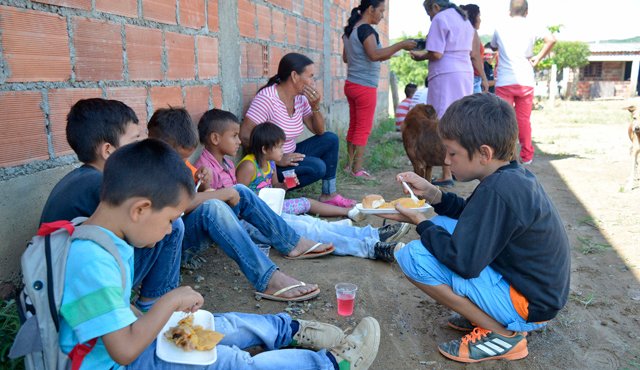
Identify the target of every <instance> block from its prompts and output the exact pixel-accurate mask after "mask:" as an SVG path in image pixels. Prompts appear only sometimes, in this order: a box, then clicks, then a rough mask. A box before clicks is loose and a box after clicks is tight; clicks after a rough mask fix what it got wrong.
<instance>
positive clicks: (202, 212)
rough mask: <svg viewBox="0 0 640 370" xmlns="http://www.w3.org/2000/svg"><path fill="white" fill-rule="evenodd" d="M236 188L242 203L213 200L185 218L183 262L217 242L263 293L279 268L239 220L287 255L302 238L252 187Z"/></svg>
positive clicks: (239, 186) (242, 186)
mask: <svg viewBox="0 0 640 370" xmlns="http://www.w3.org/2000/svg"><path fill="white" fill-rule="evenodd" d="M234 188H235V189H236V190H237V191H238V193H239V194H240V202H239V203H238V204H237V205H236V206H235V207H229V205H227V204H226V203H225V202H222V201H220V200H216V199H212V200H209V201H206V202H204V203H202V204H201V205H200V206H198V207H197V208H196V209H194V210H193V211H192V212H191V213H189V214H187V215H185V216H183V220H184V225H185V236H184V241H183V243H182V249H183V259H187V258H189V257H190V256H192V255H195V254H197V253H198V252H200V251H201V250H203V249H205V248H207V247H209V246H210V245H211V244H212V243H215V244H217V245H219V246H220V248H222V250H223V251H224V252H225V253H226V254H227V255H228V256H229V257H231V259H233V260H234V261H236V263H237V264H238V266H239V267H240V270H241V271H242V273H243V274H244V275H245V276H246V277H247V279H248V280H249V282H250V283H251V284H252V285H253V286H254V287H255V288H256V290H257V291H259V292H263V291H265V289H267V285H268V283H269V280H271V275H273V273H274V272H275V270H276V269H277V267H276V265H275V264H274V263H273V262H272V261H271V260H270V259H269V258H268V257H267V256H265V255H264V253H262V252H261V251H260V250H259V249H258V247H257V246H256V245H255V243H254V242H253V241H252V240H251V238H250V237H249V235H248V234H247V232H246V231H245V230H244V228H243V227H242V226H241V224H240V221H239V218H241V219H243V220H245V221H246V222H248V223H250V224H251V225H253V226H255V227H256V228H257V229H258V230H259V231H260V232H261V233H262V234H263V235H264V236H265V237H266V238H267V240H269V242H268V244H269V245H271V246H272V247H273V248H275V249H277V250H278V251H279V252H281V253H282V254H285V255H287V254H289V253H290V252H291V250H293V248H295V246H296V245H297V244H298V241H299V240H300V236H299V235H298V234H296V232H295V231H294V230H293V229H292V228H290V227H289V226H288V225H287V224H286V223H285V222H284V220H282V218H280V216H278V215H277V214H275V213H274V212H273V211H272V210H271V208H269V206H268V205H267V204H266V203H265V202H263V201H262V199H260V198H258V196H257V195H255V194H254V193H253V191H251V190H250V189H249V188H247V187H246V186H244V185H236V186H234Z"/></svg>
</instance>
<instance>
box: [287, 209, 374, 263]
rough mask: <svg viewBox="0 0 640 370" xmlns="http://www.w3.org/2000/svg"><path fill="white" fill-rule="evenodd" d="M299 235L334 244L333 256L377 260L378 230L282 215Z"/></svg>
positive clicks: (308, 217)
mask: <svg viewBox="0 0 640 370" xmlns="http://www.w3.org/2000/svg"><path fill="white" fill-rule="evenodd" d="M282 218H283V219H284V220H285V221H286V222H287V224H289V226H291V227H292V228H293V229H294V230H295V231H296V232H297V233H298V234H300V235H302V236H304V237H305V238H307V239H311V240H315V241H318V242H322V243H333V245H334V246H335V247H336V250H335V252H333V254H335V255H338V256H355V257H361V258H371V259H375V253H374V246H375V244H376V243H377V242H379V241H380V236H379V235H378V229H376V228H374V227H371V226H370V225H367V226H365V227H357V226H348V225H340V224H334V223H331V222H327V221H325V220H322V219H319V218H316V217H312V216H308V215H291V214H287V213H283V214H282Z"/></svg>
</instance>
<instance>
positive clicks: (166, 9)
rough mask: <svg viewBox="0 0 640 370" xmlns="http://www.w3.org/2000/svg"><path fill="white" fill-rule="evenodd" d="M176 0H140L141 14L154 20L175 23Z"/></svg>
mask: <svg viewBox="0 0 640 370" xmlns="http://www.w3.org/2000/svg"><path fill="white" fill-rule="evenodd" d="M176 8H177V3H176V0H142V16H143V17H144V19H149V20H152V21H156V22H161V23H168V24H177V22H176Z"/></svg>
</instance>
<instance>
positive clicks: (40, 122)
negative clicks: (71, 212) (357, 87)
mask: <svg viewBox="0 0 640 370" xmlns="http://www.w3.org/2000/svg"><path fill="white" fill-rule="evenodd" d="M218 1H221V0H93V1H92V0H33V1H27V0H24V1H13V2H11V3H10V4H12V5H2V6H0V35H1V37H0V126H1V132H2V135H0V167H10V166H16V165H23V164H27V163H29V162H32V161H36V160H45V161H46V160H55V159H56V158H58V157H60V156H65V155H68V154H71V153H72V152H71V150H70V148H69V147H68V145H67V143H66V139H65V135H64V131H65V116H66V113H67V112H68V110H69V108H70V107H71V105H72V104H74V103H75V101H77V100H78V99H82V98H88V97H104V98H113V99H120V100H122V101H124V102H125V103H127V104H128V105H130V106H131V107H132V108H133V109H134V110H135V111H136V114H137V115H138V117H139V118H140V119H141V120H142V121H143V122H146V121H147V120H148V118H149V114H150V113H152V112H153V111H154V110H155V109H157V108H160V107H165V106H167V105H168V104H170V105H173V106H185V107H186V108H187V109H188V110H189V112H190V113H191V114H192V115H193V117H194V119H198V118H199V117H200V115H202V113H203V112H204V111H206V110H207V109H210V108H212V107H221V106H222V105H223V101H222V90H221V81H222V80H223V79H224V76H221V75H220V74H219V71H220V69H219V60H220V58H219V50H218V49H219V37H220V33H221V32H225V30H220V29H219V24H220V23H219V19H218V6H219V4H218ZM237 1H238V8H237V11H238V13H237V17H238V23H237V27H238V32H239V34H240V45H238V47H239V48H240V52H241V60H240V61H239V68H240V76H241V85H242V87H241V89H242V96H243V107H246V105H247V104H248V102H249V100H250V99H251V98H252V97H253V95H254V94H255V92H256V90H257V89H258V88H259V87H260V86H261V85H263V84H264V83H265V82H266V80H267V79H268V77H269V76H271V75H273V74H275V72H276V69H277V63H278V61H279V59H280V58H281V57H282V55H284V54H285V53H287V52H291V51H296V52H302V53H304V54H306V55H308V56H309V57H310V58H312V59H313V60H314V61H315V67H316V76H318V79H317V87H318V89H319V90H320V91H322V92H323V93H324V94H326V95H327V96H328V97H330V98H331V101H332V104H344V103H345V102H346V100H345V97H344V94H343V92H342V89H343V84H344V80H345V77H346V67H345V65H344V63H342V57H341V53H342V42H341V40H340V36H341V34H342V27H344V25H345V23H346V21H347V19H348V16H349V14H350V12H351V8H352V7H353V6H355V5H357V4H358V3H359V1H356V0H335V1H333V3H332V5H331V8H330V19H331V21H330V22H329V24H330V34H331V37H330V38H331V42H330V44H329V45H324V43H323V32H324V22H325V19H324V9H323V1H322V0H269V1H267V0H237ZM222 4H224V3H222ZM387 6H388V5H387ZM378 30H379V31H380V36H381V40H382V42H383V44H385V45H386V44H387V43H388V42H387V40H388V23H387V22H386V21H385V22H384V24H381V25H379V26H378ZM325 47H326V48H328V49H329V50H330V55H331V57H330V60H328V61H327V62H328V63H330V71H331V89H329V90H330V91H326V90H327V89H325V87H324V86H323V68H324V66H323V51H324V48H325ZM381 76H382V77H381V81H380V92H381V94H382V93H384V92H386V90H387V88H388V68H387V65H386V64H384V65H383V68H382V73H381Z"/></svg>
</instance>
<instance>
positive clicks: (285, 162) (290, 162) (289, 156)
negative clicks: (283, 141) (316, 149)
mask: <svg viewBox="0 0 640 370" xmlns="http://www.w3.org/2000/svg"><path fill="white" fill-rule="evenodd" d="M304 157H305V155H304V154H302V153H286V154H284V155H283V156H282V159H281V160H279V161H278V162H276V165H278V167H292V166H293V167H295V166H297V165H298V162H300V161H302V160H303V159H304Z"/></svg>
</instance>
